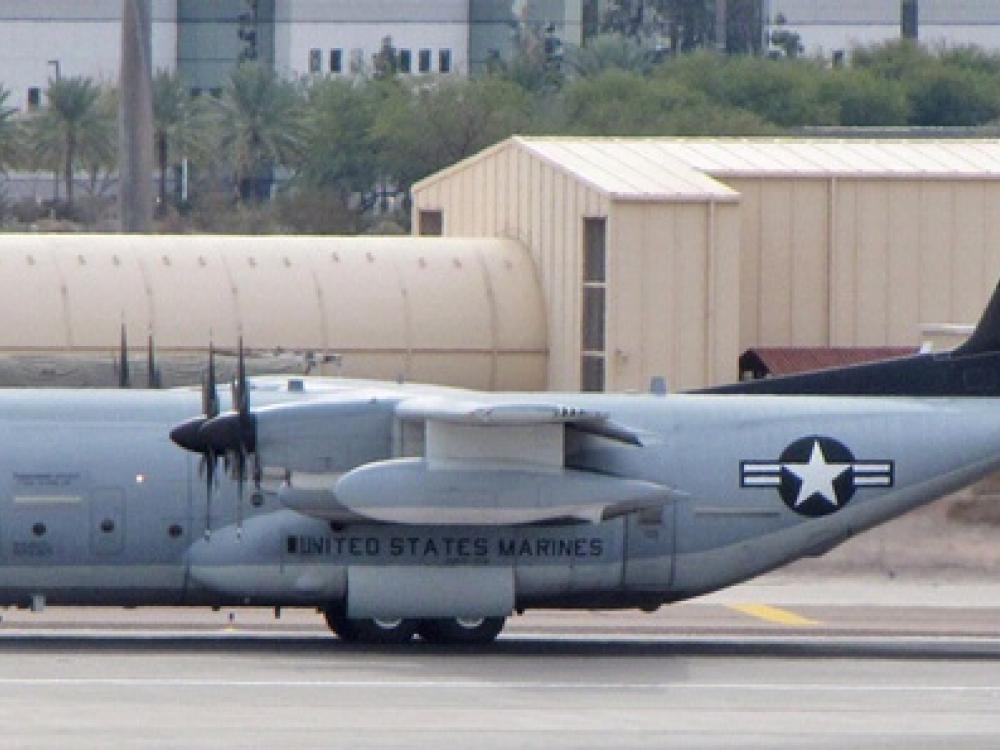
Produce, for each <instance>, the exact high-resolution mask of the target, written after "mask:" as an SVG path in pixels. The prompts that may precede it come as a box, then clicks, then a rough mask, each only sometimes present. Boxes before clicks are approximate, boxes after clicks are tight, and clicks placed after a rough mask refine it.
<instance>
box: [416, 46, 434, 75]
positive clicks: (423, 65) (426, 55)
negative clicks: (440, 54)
mask: <svg viewBox="0 0 1000 750" xmlns="http://www.w3.org/2000/svg"><path fill="white" fill-rule="evenodd" d="M417 65H418V66H419V67H418V70H419V71H420V72H421V73H429V72H430V70H431V51H430V50H429V49H422V50H420V54H419V57H418V58H417Z"/></svg>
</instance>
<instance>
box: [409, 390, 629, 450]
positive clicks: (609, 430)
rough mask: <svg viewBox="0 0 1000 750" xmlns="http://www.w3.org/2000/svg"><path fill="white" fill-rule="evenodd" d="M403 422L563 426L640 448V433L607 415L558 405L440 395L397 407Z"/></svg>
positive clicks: (417, 399)
mask: <svg viewBox="0 0 1000 750" xmlns="http://www.w3.org/2000/svg"><path fill="white" fill-rule="evenodd" d="M396 415H397V416H398V417H400V418H401V419H427V420H432V421H438V422H450V423H454V424H466V425H482V426H489V425H494V426H498V425H541V424H564V425H568V426H570V427H572V428H574V429H576V430H578V431H579V432H583V433H587V434H591V435H597V436H600V437H605V438H608V439H609V440H616V441H618V442H621V443H627V444H629V445H635V446H641V445H642V444H643V443H642V439H641V438H640V437H639V435H638V433H636V432H634V431H633V430H630V429H629V428H627V427H625V426H623V425H619V424H617V423H616V422H614V421H612V420H611V419H609V418H608V415H607V414H606V413H604V412H599V411H592V410H589V409H581V408H579V407H575V406H566V405H563V404H559V403H556V402H543V401H528V402H511V401H495V402H491V401H464V400H457V399H448V398H443V397H440V396H432V397H428V398H413V399H407V400H406V401H403V402H401V403H400V404H399V406H397V407H396Z"/></svg>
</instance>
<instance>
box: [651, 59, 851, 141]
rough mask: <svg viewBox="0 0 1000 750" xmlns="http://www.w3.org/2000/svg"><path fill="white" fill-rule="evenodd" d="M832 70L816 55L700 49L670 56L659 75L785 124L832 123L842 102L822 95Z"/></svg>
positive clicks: (718, 100)
mask: <svg viewBox="0 0 1000 750" xmlns="http://www.w3.org/2000/svg"><path fill="white" fill-rule="evenodd" d="M828 74H829V72H828V71H827V70H826V69H825V68H824V67H823V66H822V65H821V64H819V63H817V62H814V61H812V60H788V59H782V60H768V59H766V58H759V57H747V56H742V55H736V56H730V57H727V56H723V55H716V54H713V53H711V52H696V53H693V54H690V55H682V56H680V57H678V58H675V59H671V60H668V61H667V62H666V63H664V64H663V65H661V66H660V67H659V68H657V70H656V75H657V76H661V77H663V78H666V79H667V80H673V81H676V82H678V83H680V84H682V85H683V86H685V87H686V88H688V89H691V90H693V91H701V92H703V93H704V94H705V95H706V96H708V97H709V99H710V100H711V101H713V102H715V103H716V104H719V105H722V106H725V107H733V108H736V109H741V110H748V111H750V112H753V113H754V114H756V115H758V116H759V117H761V118H762V119H764V120H766V121H768V122H771V123H774V124H775V125H778V126H781V127H793V126H801V125H831V124H836V122H837V114H838V112H837V107H836V106H835V105H834V104H831V102H829V101H826V100H823V99H821V98H820V96H819V91H820V84H821V83H822V81H823V80H824V79H825V77H826V76H827V75H828Z"/></svg>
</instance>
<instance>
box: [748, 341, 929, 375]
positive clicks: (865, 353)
mask: <svg viewBox="0 0 1000 750" xmlns="http://www.w3.org/2000/svg"><path fill="white" fill-rule="evenodd" d="M917 351H918V349H917V348H916V347H913V346H873V347H836V346H834V347H809V346H757V347H753V348H751V349H747V350H746V351H745V352H743V354H742V355H740V372H752V373H753V376H754V377H755V378H762V377H766V376H768V375H795V374H796V373H800V372H812V371H814V370H826V369H828V368H830V367H844V366H846V365H860V364H863V363H865V362H874V361H877V360H882V359H891V358H894V357H906V356H909V355H911V354H916V353H917Z"/></svg>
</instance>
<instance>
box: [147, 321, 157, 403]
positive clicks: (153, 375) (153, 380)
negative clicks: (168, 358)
mask: <svg viewBox="0 0 1000 750" xmlns="http://www.w3.org/2000/svg"><path fill="white" fill-rule="evenodd" d="M146 387H147V388H150V389H155V388H159V387H160V373H159V371H158V370H157V369H156V347H154V346H153V332H152V331H150V332H149V336H148V337H147V339H146Z"/></svg>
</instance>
